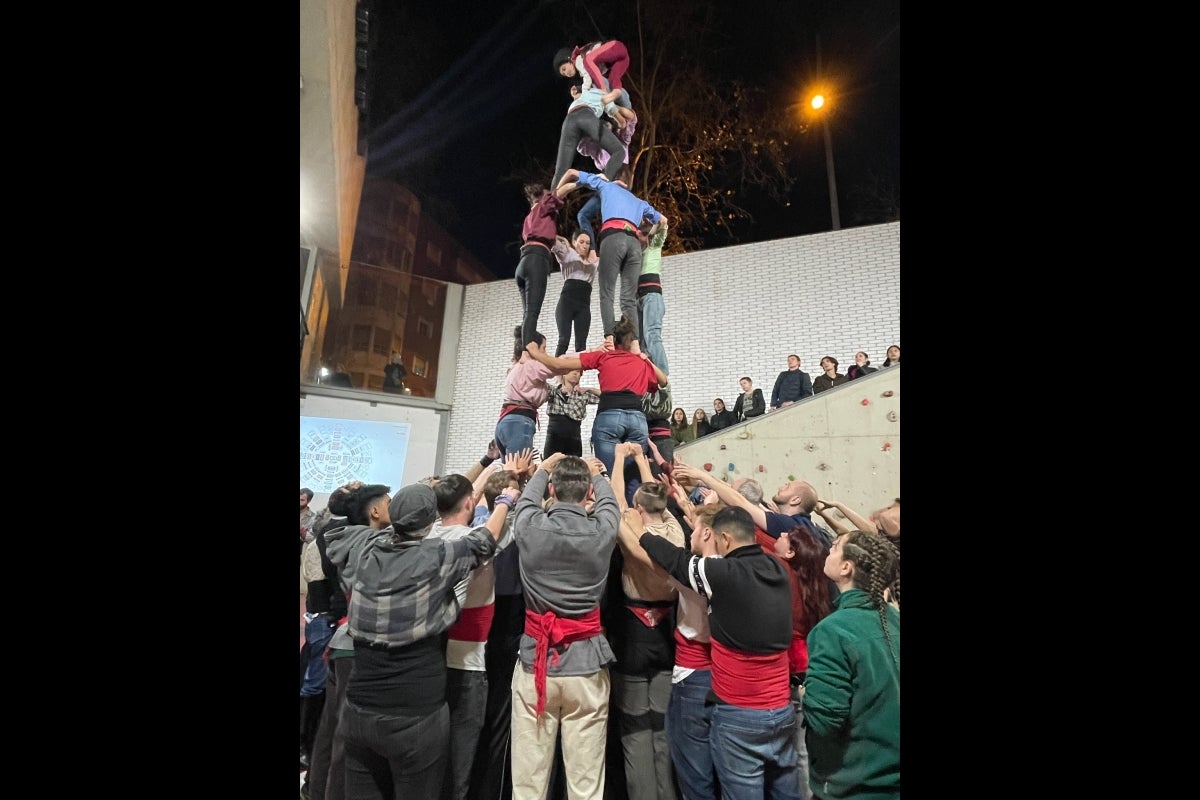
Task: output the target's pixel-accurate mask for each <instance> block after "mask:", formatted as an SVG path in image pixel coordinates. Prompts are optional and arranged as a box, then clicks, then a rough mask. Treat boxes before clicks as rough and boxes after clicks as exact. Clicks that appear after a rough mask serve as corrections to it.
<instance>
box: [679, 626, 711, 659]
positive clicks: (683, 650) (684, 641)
mask: <svg viewBox="0 0 1200 800" xmlns="http://www.w3.org/2000/svg"><path fill="white" fill-rule="evenodd" d="M710 648H711V645H710V644H709V643H708V642H697V641H696V640H695V639H689V638H687V637H686V636H684V635H683V634H682V633H680V632H679V629H678V628H676V629H675V666H677V667H685V668H687V669H712V653H711V649H710Z"/></svg>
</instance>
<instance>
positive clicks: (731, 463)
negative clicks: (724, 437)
mask: <svg viewBox="0 0 1200 800" xmlns="http://www.w3.org/2000/svg"><path fill="white" fill-rule="evenodd" d="M728 469H729V471H730V472H737V470H736V469H735V468H734V466H733V462H732V461H730V462H729V467H728Z"/></svg>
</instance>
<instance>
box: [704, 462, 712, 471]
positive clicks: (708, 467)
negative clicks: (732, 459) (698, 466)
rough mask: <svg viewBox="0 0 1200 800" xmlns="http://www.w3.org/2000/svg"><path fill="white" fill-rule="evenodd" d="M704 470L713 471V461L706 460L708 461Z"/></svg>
mask: <svg viewBox="0 0 1200 800" xmlns="http://www.w3.org/2000/svg"><path fill="white" fill-rule="evenodd" d="M704 471H705V472H712V462H706V463H705V464H704Z"/></svg>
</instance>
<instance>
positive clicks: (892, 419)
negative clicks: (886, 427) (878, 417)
mask: <svg viewBox="0 0 1200 800" xmlns="http://www.w3.org/2000/svg"><path fill="white" fill-rule="evenodd" d="M887 418H888V422H895V421H896V420H897V419H899V417H897V416H896V412H895V411H889V412H888V415H887Z"/></svg>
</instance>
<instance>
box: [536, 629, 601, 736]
mask: <svg viewBox="0 0 1200 800" xmlns="http://www.w3.org/2000/svg"><path fill="white" fill-rule="evenodd" d="M525 633H527V634H528V635H530V636H532V637H533V638H534V639H535V640H536V642H537V649H536V650H535V651H534V655H533V685H534V686H535V687H536V688H537V698H538V701H537V714H538V716H539V717H540V716H541V715H542V712H543V711H545V710H546V666H547V664H546V662H547V656H548V654H549V651H550V648H551V647H557V646H558V645H560V644H570V643H571V642H578V641H580V640H582V639H590V638H592V637H593V636H599V635H600V607H599V606H597V607H596V608H593V609H592V610H591V611H589V612H588V613H586V614H584V615H583V616H582V617H579V618H578V619H570V618H567V617H560V616H558V615H557V614H555V613H554V612H553V611H547V612H546V613H545V614H538V613H536V612H534V611H530V610H529V609H525ZM553 658H554V663H555V664H558V651H557V650H555V651H554V655H553Z"/></svg>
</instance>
